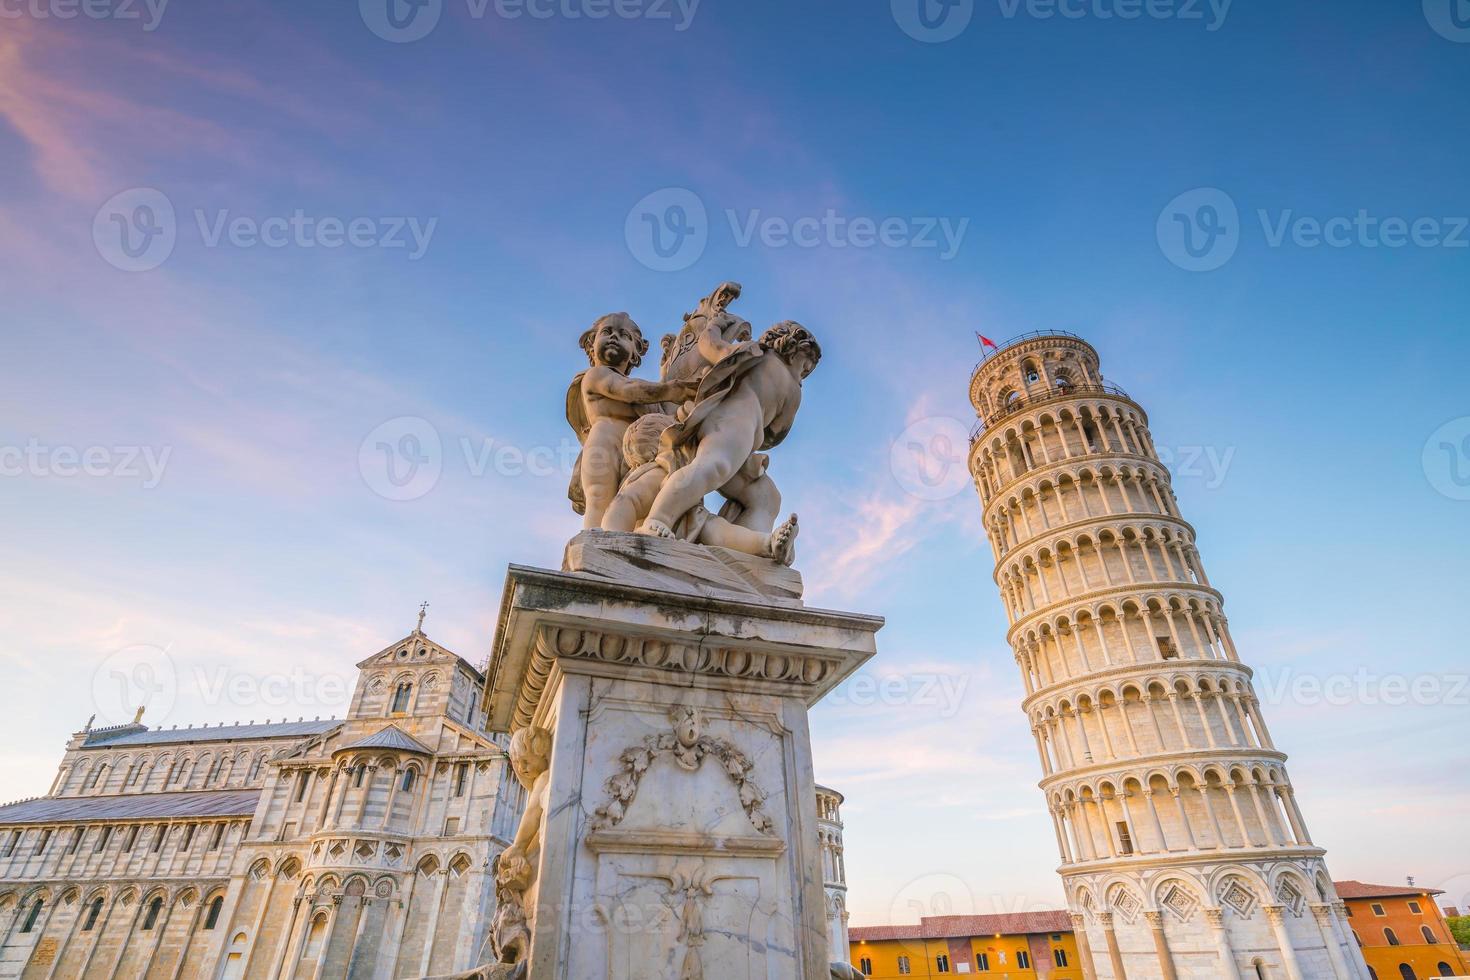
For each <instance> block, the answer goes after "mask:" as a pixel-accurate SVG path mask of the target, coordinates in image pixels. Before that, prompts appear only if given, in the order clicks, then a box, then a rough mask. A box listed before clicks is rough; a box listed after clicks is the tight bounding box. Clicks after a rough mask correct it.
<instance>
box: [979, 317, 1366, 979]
mask: <svg viewBox="0 0 1470 980" xmlns="http://www.w3.org/2000/svg"><path fill="white" fill-rule="evenodd" d="M970 400H971V402H972V403H973V405H974V408H975V411H976V413H977V415H978V416H979V422H978V424H977V426H976V429H975V432H974V437H973V439H972V440H971V447H970V470H971V473H972V475H973V476H974V480H975V486H976V489H977V490H978V491H979V493H980V500H981V504H982V506H983V508H984V518H983V519H984V527H985V531H986V534H987V536H988V538H989V540H990V544H991V547H992V548H993V550H994V553H995V582H996V585H997V586H999V588H1000V594H1001V598H1002V601H1003V602H1004V605H1005V608H1006V612H1007V614H1008V617H1009V621H1010V628H1009V633H1008V638H1009V641H1010V644H1011V646H1012V648H1013V650H1014V653H1015V659H1016V663H1017V665H1018V666H1019V667H1020V670H1021V676H1022V679H1023V681H1024V684H1025V692H1026V696H1025V700H1024V702H1023V705H1022V707H1023V710H1024V711H1025V713H1026V716H1027V718H1028V720H1029V722H1030V726H1031V731H1032V734H1033V735H1034V736H1035V739H1036V750H1037V753H1038V755H1039V757H1040V760H1041V768H1042V774H1043V778H1042V781H1041V788H1042V790H1043V792H1044V793H1045V795H1046V802H1047V806H1048V809H1049V811H1050V814H1051V820H1052V822H1053V824H1054V828H1055V831H1056V841H1057V848H1058V852H1059V854H1060V857H1061V862H1062V864H1061V874H1062V878H1063V884H1064V887H1065V892H1066V897H1067V902H1068V906H1069V909H1068V910H1069V912H1070V914H1071V917H1072V922H1073V924H1074V927H1075V932H1076V936H1077V942H1078V951H1079V953H1080V956H1081V958H1082V960H1083V967H1084V969H1085V970H1088V971H1090V974H1091V975H1094V976H1097V977H1101V978H1109V980H1116V978H1123V977H1130V978H1163V980H1175V978H1182V977H1189V978H1201V980H1204V978H1211V980H1213V978H1226V980H1257V978H1264V977H1286V978H1289V980H1304V978H1311V980H1316V978H1324V977H1332V978H1340V980H1358V978H1362V980H1368V977H1369V973H1368V970H1367V967H1366V966H1365V965H1364V962H1363V958H1362V956H1361V954H1360V953H1359V952H1358V949H1357V945H1356V943H1354V941H1353V939H1352V931H1351V930H1350V929H1349V927H1348V924H1347V921H1346V915H1345V912H1346V910H1345V907H1344V905H1343V903H1342V902H1341V901H1340V900H1339V898H1338V896H1337V894H1336V892H1335V891H1334V889H1333V885H1332V880H1331V878H1330V877H1329V876H1328V873H1327V868H1326V865H1325V863H1324V860H1323V857H1324V852H1323V850H1322V849H1321V848H1320V847H1318V846H1317V845H1316V844H1314V843H1313V842H1312V838H1311V836H1310V834H1309V833H1308V831H1307V824H1306V821H1305V819H1304V818H1303V816H1302V812H1301V810H1300V808H1299V807H1298V806H1297V801H1296V796H1295V794H1294V793H1293V792H1292V786H1291V779H1290V777H1289V776H1288V775H1287V771H1286V755H1285V754H1284V753H1282V752H1281V751H1280V750H1279V749H1278V748H1277V746H1276V745H1275V744H1274V743H1273V741H1272V739H1271V734H1270V732H1269V730H1268V729H1267V728H1266V723H1265V720H1264V719H1263V718H1262V716H1261V709H1260V704H1259V702H1258V700H1257V698H1256V696H1255V692H1254V690H1253V688H1252V685H1251V669H1250V668H1249V667H1248V666H1246V665H1245V664H1244V663H1242V662H1241V658H1240V656H1239V654H1238V653H1237V651H1236V648H1235V644H1234V643H1233V642H1232V640H1231V637H1230V628H1229V622H1228V621H1227V620H1226V618H1225V614H1224V610H1223V602H1224V600H1223V597H1222V596H1221V594H1220V593H1219V592H1218V591H1216V590H1215V589H1214V587H1213V586H1211V584H1210V581H1209V579H1208V578H1207V577H1206V575H1205V571H1204V566H1203V564H1202V562H1201V560H1200V554H1199V551H1198V549H1197V548H1196V547H1195V537H1194V529H1193V528H1192V527H1191V526H1190V525H1189V523H1188V522H1186V521H1185V519H1184V517H1183V515H1182V514H1181V513H1180V510H1179V504H1178V501H1177V500H1176V499H1175V496H1174V492H1173V489H1172V487H1171V484H1170V478H1169V472H1168V470H1167V469H1165V467H1164V466H1163V464H1162V463H1161V462H1160V461H1159V456H1158V453H1157V451H1156V449H1155V446H1154V443H1153V438H1152V436H1151V434H1150V432H1149V429H1148V418H1147V416H1146V415H1145V413H1144V411H1143V409H1142V408H1141V407H1140V406H1139V405H1138V404H1137V403H1136V402H1134V401H1133V400H1132V399H1131V398H1129V397H1128V395H1127V394H1126V393H1125V392H1123V391H1122V390H1121V389H1119V388H1117V387H1115V386H1113V385H1111V384H1108V383H1107V382H1105V381H1104V379H1103V376H1102V373H1101V371H1100V369H1099V362H1098V356H1097V352H1096V351H1095V350H1094V349H1093V348H1092V347H1091V346H1090V345H1089V344H1088V343H1086V342H1085V341H1084V340H1082V339H1081V338H1079V337H1076V336H1073V335H1071V334H1063V333H1045V334H1033V335H1028V336H1026V337H1022V338H1019V339H1017V340H1015V341H1012V342H1011V343H1009V344H1006V345H1005V346H1004V347H1001V348H999V349H997V350H995V351H993V352H991V353H989V354H988V355H987V357H986V358H985V359H984V360H982V361H981V363H980V364H979V366H977V367H976V369H975V373H974V375H973V377H972V379H971V384H970Z"/></svg>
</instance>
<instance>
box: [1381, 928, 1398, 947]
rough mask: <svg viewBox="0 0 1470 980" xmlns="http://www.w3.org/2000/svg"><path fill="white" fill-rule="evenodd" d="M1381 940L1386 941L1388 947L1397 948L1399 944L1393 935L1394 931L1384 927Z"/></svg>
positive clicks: (1396, 937)
mask: <svg viewBox="0 0 1470 980" xmlns="http://www.w3.org/2000/svg"><path fill="white" fill-rule="evenodd" d="M1383 938H1384V939H1387V940H1388V944H1389V945H1390V946H1397V945H1398V944H1399V937H1398V936H1396V935H1394V931H1393V930H1392V929H1389V928H1386V927H1385V928H1384V930H1383Z"/></svg>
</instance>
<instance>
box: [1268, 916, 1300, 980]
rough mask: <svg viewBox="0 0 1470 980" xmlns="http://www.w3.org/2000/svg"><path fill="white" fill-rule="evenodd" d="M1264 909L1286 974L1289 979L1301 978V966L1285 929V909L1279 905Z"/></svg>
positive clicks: (1296, 979) (1298, 979)
mask: <svg viewBox="0 0 1470 980" xmlns="http://www.w3.org/2000/svg"><path fill="white" fill-rule="evenodd" d="M1265 910H1266V919H1267V921H1269V922H1270V923H1271V933H1272V935H1274V936H1275V937H1276V945H1277V946H1278V947H1280V949H1281V961H1282V962H1283V963H1285V964H1286V976H1287V977H1288V978H1289V980H1303V978H1302V968H1301V965H1300V964H1299V963H1298V962H1297V959H1296V948H1295V947H1294V946H1292V944H1291V936H1290V935H1289V934H1288V933H1287V931H1286V909H1285V908H1284V907H1283V906H1280V905H1267V906H1265Z"/></svg>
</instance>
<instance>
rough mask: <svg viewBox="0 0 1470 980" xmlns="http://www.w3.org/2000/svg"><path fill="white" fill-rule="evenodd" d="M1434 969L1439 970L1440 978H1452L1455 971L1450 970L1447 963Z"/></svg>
mask: <svg viewBox="0 0 1470 980" xmlns="http://www.w3.org/2000/svg"><path fill="white" fill-rule="evenodd" d="M1436 969H1438V970H1439V975H1440V976H1442V977H1452V976H1454V975H1455V971H1454V970H1452V969H1450V965H1449V964H1448V963H1443V962H1442V963H1440V964H1439V966H1438V967H1437V968H1436Z"/></svg>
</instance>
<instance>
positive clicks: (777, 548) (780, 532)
mask: <svg viewBox="0 0 1470 980" xmlns="http://www.w3.org/2000/svg"><path fill="white" fill-rule="evenodd" d="M799 530H801V529H800V528H799V527H797V524H796V515H795V514H792V515H791V516H790V517H788V518H786V523H785V524H782V525H781V526H780V527H778V528H776V530H774V531H772V532H771V543H770V544H769V545H768V546H767V548H768V550H769V551H770V555H771V557H772V558H773V559H775V560H776V561H778V562H780V563H781V564H783V565H786V566H787V567H790V565H791V563H792V562H794V561H796V533H797V532H798V531H799Z"/></svg>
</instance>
